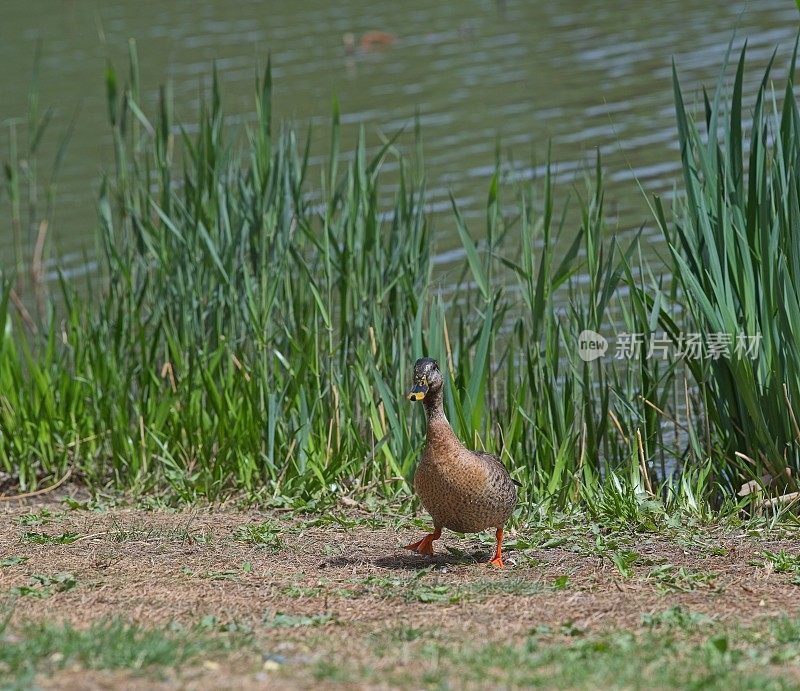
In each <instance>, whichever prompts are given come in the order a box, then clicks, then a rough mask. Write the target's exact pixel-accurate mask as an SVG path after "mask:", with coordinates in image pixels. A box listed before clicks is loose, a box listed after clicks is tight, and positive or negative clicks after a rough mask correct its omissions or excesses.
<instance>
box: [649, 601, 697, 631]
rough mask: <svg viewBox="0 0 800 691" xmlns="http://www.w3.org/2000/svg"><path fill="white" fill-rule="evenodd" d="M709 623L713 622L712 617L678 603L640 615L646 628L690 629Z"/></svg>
mask: <svg viewBox="0 0 800 691" xmlns="http://www.w3.org/2000/svg"><path fill="white" fill-rule="evenodd" d="M711 623H713V619H711V618H710V617H708V616H706V615H705V614H700V613H698V612H692V611H691V610H688V609H686V608H684V607H681V606H680V605H674V606H673V607H669V608H668V609H665V610H664V611H662V612H657V613H656V614H645V615H642V624H643V625H644V626H646V627H648V628H659V627H666V628H677V629H682V630H690V629H693V628H695V627H698V626H707V625H709V624H711Z"/></svg>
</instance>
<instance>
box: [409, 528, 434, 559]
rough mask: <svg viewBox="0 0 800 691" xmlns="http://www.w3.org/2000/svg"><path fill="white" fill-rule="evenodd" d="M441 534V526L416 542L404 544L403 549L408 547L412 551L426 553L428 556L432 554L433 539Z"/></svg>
mask: <svg viewBox="0 0 800 691" xmlns="http://www.w3.org/2000/svg"><path fill="white" fill-rule="evenodd" d="M441 535H442V530H441V528H437V529H436V530H434V531H433V532H432V533H430V534H429V535H426V536H425V537H423V538H422V539H421V540H419V541H418V542H412V543H411V544H410V545H406V546H405V549H410V550H411V551H412V552H416V553H417V554H427V555H429V556H433V541H434V540H438V539H439V538H440V537H441Z"/></svg>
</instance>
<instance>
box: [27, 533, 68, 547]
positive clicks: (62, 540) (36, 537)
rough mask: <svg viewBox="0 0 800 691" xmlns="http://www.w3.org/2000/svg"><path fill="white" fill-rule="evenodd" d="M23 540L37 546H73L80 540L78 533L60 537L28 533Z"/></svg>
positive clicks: (64, 534) (65, 534)
mask: <svg viewBox="0 0 800 691" xmlns="http://www.w3.org/2000/svg"><path fill="white" fill-rule="evenodd" d="M22 537H23V539H25V540H27V541H28V542H32V543H33V544H35V545H71V544H72V543H73V542H75V541H76V540H78V539H79V538H80V535H79V534H78V533H72V532H64V533H61V534H60V535H48V534H47V533H36V532H26V533H24V534H23V536H22Z"/></svg>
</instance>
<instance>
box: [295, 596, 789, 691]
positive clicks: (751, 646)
mask: <svg viewBox="0 0 800 691" xmlns="http://www.w3.org/2000/svg"><path fill="white" fill-rule="evenodd" d="M701 624H702V626H701ZM798 631H800V627H798V624H797V622H796V620H790V619H785V618H784V619H780V620H778V621H775V622H764V621H762V622H758V623H756V624H755V625H753V626H751V627H747V628H740V627H721V626H717V625H713V624H712V623H707V622H705V621H702V620H701V619H697V618H695V617H694V616H693V615H692V614H691V613H689V612H678V611H672V612H669V613H666V614H664V616H656V618H655V619H654V621H653V622H652V625H650V624H648V626H647V628H646V629H645V630H643V631H625V630H617V631H611V632H608V633H604V634H600V635H597V634H593V635H587V634H585V632H582V631H581V630H579V629H576V628H575V627H574V626H571V625H568V624H567V625H564V626H562V627H561V628H560V629H559V630H557V631H554V632H553V631H550V630H549V629H547V630H542V631H540V632H537V633H536V634H535V635H531V636H528V637H526V638H525V639H523V640H522V641H518V642H505V643H500V642H492V643H480V642H475V641H464V640H454V639H450V638H447V637H444V638H443V637H442V636H441V635H440V634H438V633H434V632H433V631H432V630H427V629H398V630H396V631H393V632H390V634H387V635H385V636H381V637H378V638H376V639H375V640H374V647H373V650H372V655H373V656H374V657H372V658H371V659H370V661H369V662H368V663H358V662H356V663H350V662H347V661H343V660H340V661H339V663H338V664H337V665H336V669H335V670H333V669H331V668H330V667H329V666H328V667H324V668H321V667H320V666H319V665H318V664H317V665H313V666H312V668H311V670H310V672H311V674H312V675H313V676H314V677H315V678H327V676H326V675H328V674H330V675H335V676H336V678H338V679H347V680H348V681H349V682H350V683H353V684H356V683H361V684H370V683H378V682H379V683H381V684H384V685H389V686H399V687H411V688H418V687H420V686H425V687H428V686H432V687H449V686H451V685H452V684H453V681H454V680H456V679H457V680H458V685H459V686H466V687H470V686H472V685H477V686H485V685H486V684H487V680H491V681H490V682H489V683H490V684H491V685H492V686H493V687H501V688H542V687H543V688H563V689H575V688H581V689H583V688H586V689H590V688H626V689H627V688H704V689H705V688H707V689H719V690H720V691H724V690H725V689H729V688H736V689H752V690H754V691H755V690H756V689H770V690H771V689H775V690H778V689H794V688H796V686H797V679H798V677H797V672H796V668H795V667H794V666H788V667H787V666H786V663H792V665H794V664H796V663H797V662H798V661H800V634H799V633H798ZM389 642H390V643H391V644H387V643H389ZM409 659H412V660H414V664H413V665H412V666H409V665H408V664H407V661H408V660H409ZM375 667H378V668H380V670H381V671H380V672H376V671H375Z"/></svg>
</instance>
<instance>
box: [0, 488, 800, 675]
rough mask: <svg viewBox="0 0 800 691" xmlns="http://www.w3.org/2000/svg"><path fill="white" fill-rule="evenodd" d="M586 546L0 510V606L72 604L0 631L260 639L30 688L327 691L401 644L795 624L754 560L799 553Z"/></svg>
mask: <svg viewBox="0 0 800 691" xmlns="http://www.w3.org/2000/svg"><path fill="white" fill-rule="evenodd" d="M420 525H421V524H420ZM586 532H587V534H586V535H585V536H581V535H580V526H578V528H577V532H576V528H574V527H573V528H570V529H569V530H566V529H565V531H563V533H561V534H559V533H558V532H556V533H554V534H553V535H548V536H546V539H544V538H543V539H544V542H543V543H542V544H540V545H538V546H536V542H537V540H536V539H535V538H536V536H535V535H533V536H532V535H524V536H523V535H516V536H515V535H514V534H513V533H512V534H511V535H510V539H509V549H508V551H507V556H506V560H507V568H506V569H504V570H502V571H501V570H499V569H496V568H493V567H491V566H486V565H484V564H482V563H480V562H482V561H485V560H486V559H488V558H489V557H490V556H491V551H492V545H491V541H490V538H491V535H489V534H488V533H487V535H486V536H485V539H484V540H483V541H482V540H481V538H479V537H476V536H467V537H464V538H462V537H458V536H456V535H454V534H452V533H445V535H444V536H443V538H442V540H440V541H438V542H437V543H436V544H435V549H436V555H435V556H434V557H432V558H430V557H424V556H420V555H416V554H412V553H410V552H408V551H406V550H404V549H402V546H403V545H405V544H406V543H408V542H411V541H413V540H416V539H419V537H420V536H421V535H422V534H423V533H422V531H421V530H420V528H419V527H417V525H416V524H413V523H412V522H411V521H410V520H409V519H401V518H399V517H397V518H393V517H391V516H388V517H387V516H381V515H380V514H376V515H374V516H373V515H370V514H366V513H359V512H356V511H351V512H350V513H349V514H347V515H343V516H341V517H338V518H336V519H333V518H331V517H330V516H322V517H320V516H316V517H315V516H300V515H293V514H291V513H288V512H283V513H265V512H256V511H249V512H242V511H236V510H233V509H230V510H229V509H224V510H209V509H202V510H201V509H195V510H184V511H180V512H168V511H145V510H137V509H119V508H113V509H109V510H107V511H86V510H67V509H66V508H65V507H64V505H63V504H60V503H56V502H54V501H52V500H51V501H50V502H49V503H47V502H46V503H22V502H19V503H15V504H13V505H12V504H10V503H6V504H0V560H3V559H4V558H5V559H6V560H7V562H6V563H7V564H8V563H9V562H8V560H12V562H11V564H12V565H7V566H6V567H5V568H0V597H2V596H3V594H4V593H11V592H14V589H15V588H17V589H19V588H21V587H24V586H26V584H30V583H31V582H32V580H31V579H32V578H34V577H35V576H36V575H37V574H39V575H41V574H44V575H48V574H50V575H52V574H59V573H69V574H71V575H72V577H73V579H74V587H71V588H70V589H67V590H64V591H63V592H60V591H59V590H58V588H54V589H53V592H51V593H44V594H41V593H40V594H38V595H37V593H33V596H25V597H18V598H17V599H16V603H15V605H14V609H13V613H12V614H11V620H10V624H9V626H10V627H11V630H14V628H15V627H21V626H23V625H24V624H25V623H26V622H30V621H39V620H47V621H69V622H72V623H74V624H75V625H77V626H87V625H89V624H91V623H92V622H96V621H98V620H100V619H103V618H109V617H122V618H124V619H126V620H132V621H134V622H137V623H139V624H141V625H144V626H161V625H166V624H170V623H172V622H178V623H180V624H185V625H187V626H192V625H197V624H200V623H203V622H204V623H205V624H208V622H209V621H211V622H214V626H218V627H220V628H221V629H224V630H251V631H255V632H256V633H255V640H256V649H257V653H253V650H252V649H250V650H249V651H247V652H241V653H240V654H234V655H233V656H231V657H229V658H228V659H226V660H224V661H223V662H221V663H220V662H218V661H213V660H207V661H204V662H202V663H198V664H196V665H194V666H190V667H189V668H188V669H185V670H181V671H179V672H175V671H173V672H169V673H167V674H166V675H163V674H162V675H160V676H159V677H158V679H153V678H148V677H140V676H136V675H130V676H128V675H126V674H125V673H120V672H103V671H92V672H86V671H81V670H69V669H67V670H62V671H60V672H59V673H58V674H57V675H55V676H54V677H52V678H49V679H45V678H43V679H41V680H40V682H41V684H42V685H43V686H53V687H58V688H111V687H114V686H117V685H119V684H120V682H121V679H124V682H125V685H126V686H127V687H129V688H137V687H140V688H153V686H154V684H156V683H157V684H159V685H162V686H164V687H169V688H173V687H186V688H210V687H220V688H224V687H233V686H235V687H238V688H248V687H253V688H256V687H263V686H264V684H265V683H268V685H269V686H270V688H294V687H298V686H305V685H307V684H308V685H315V686H316V685H320V684H321V685H322V686H326V685H331V686H336V685H337V684H336V683H335V681H336V680H335V678H333V679H332V680H328V681H326V680H325V679H324V678H320V677H319V675H317V676H316V678H314V677H311V676H308V675H307V671H308V670H309V669H311V668H312V667H313V666H314V665H316V666H317V667H319V664H320V663H322V662H324V663H326V664H328V665H335V664H338V663H339V662H344V661H346V662H347V663H348V664H358V663H359V662H360V661H359V658H360V657H363V656H366V655H369V650H370V648H371V646H372V647H374V645H375V642H376V641H378V642H380V641H391V640H394V638H396V636H397V632H398V631H401V632H402V631H404V630H412V631H413V630H416V629H420V628H426V627H427V628H435V630H436V632H437V633H436V635H437V636H438V637H446V638H452V639H456V640H461V641H481V642H488V641H497V642H503V641H509V642H513V641H517V640H520V639H522V638H524V637H525V636H526V635H528V634H529V633H530V632H531V631H534V630H539V631H541V630H544V629H545V628H549V629H552V630H556V631H558V630H561V629H563V628H564V626H565V625H569V626H571V627H576V628H577V629H579V630H580V631H582V632H585V633H592V632H597V631H606V630H610V629H623V628H635V627H637V626H640V625H641V622H642V620H643V617H647V616H648V615H654V614H657V613H658V612H663V611H664V610H665V609H667V608H669V607H672V606H676V605H679V606H681V607H684V608H686V609H687V610H691V611H692V612H695V613H700V614H706V615H708V616H710V617H713V618H715V619H717V620H721V621H723V622H724V621H726V620H731V621H736V622H739V621H745V622H746V621H747V620H751V619H755V618H758V617H763V616H777V615H780V614H783V613H787V614H790V615H791V614H796V613H797V611H798V609H800V606H799V605H798V598H797V593H798V586H796V585H794V584H792V582H791V581H792V576H791V574H786V573H778V572H777V571H776V569H775V568H774V566H773V565H772V564H771V563H770V562H769V561H765V559H764V558H763V553H764V552H765V551H769V552H772V553H778V552H780V550H785V551H786V552H787V553H791V554H796V553H797V547H798V543H797V541H796V540H795V539H791V538H786V537H784V538H772V539H769V538H767V537H761V536H759V535H747V534H745V533H743V532H732V531H724V532H723V531H720V532H719V533H718V534H717V533H714V531H713V530H712V529H708V531H707V532H704V531H703V530H700V531H699V532H695V533H693V534H692V536H689V537H687V536H685V535H683V534H677V535H671V536H665V535H648V534H638V535H632V536H627V537H626V538H625V539H624V540H623V541H622V542H619V543H614V545H613V550H612V551H611V552H610V551H609V550H608V549H606V548H602V546H601V547H598V544H600V543H601V542H602V540H599V539H598V538H597V536H596V535H592V534H589V531H588V530H587V531H586ZM698 535H699V536H701V537H698ZM523 537H524V540H523V539H522V538H523ZM59 542H63V543H64V544H59ZM540 542H541V540H540ZM515 543H516V544H517V545H528V546H527V547H525V548H524V549H515V548H514V545H515ZM531 544H533V545H534V546H533V547H531V546H530V545H531ZM634 551H635V555H636V558H635V559H633V558H631V559H629V561H630V562H631V563H630V566H629V567H628V566H625V564H624V563H623V566H622V567H620V566H619V564H618V563H615V557H614V556H613V555H615V554H617V555H619V554H622V555H623V557H624V555H625V554H631V553H634ZM617 560H618V561H619V557H617ZM622 562H625V559H624V558H622ZM212 617H213V619H212ZM361 662H363V660H362V661H361ZM370 664H373V663H370ZM380 664H387V665H389V664H390V665H391V666H392V668H393V670H394V671H395V672H397V671H398V670H399V671H400V672H402V669H403V665H408V666H413V665H414V664H415V662H414V661H413V660H403V659H400V658H397V657H391V656H390V658H386V659H385V661H384V662H376V663H374V664H373V667H374V666H375V665H380ZM377 671H378V672H379V671H380V670H377ZM121 674H122V677H121V676H120V675H121ZM313 679H315V681H312V680H313ZM366 685H367V686H374V685H377V686H380V685H381V684H366Z"/></svg>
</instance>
